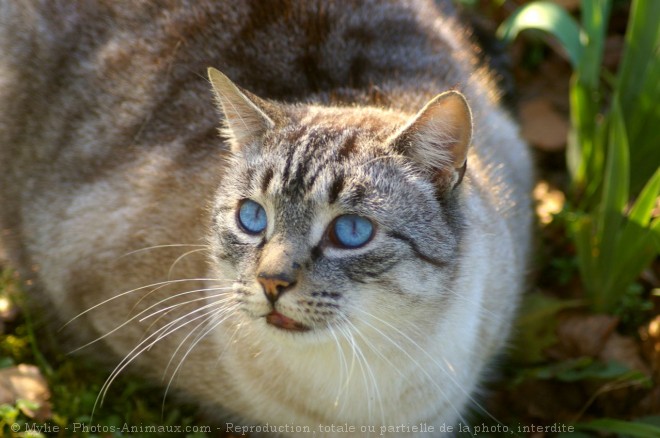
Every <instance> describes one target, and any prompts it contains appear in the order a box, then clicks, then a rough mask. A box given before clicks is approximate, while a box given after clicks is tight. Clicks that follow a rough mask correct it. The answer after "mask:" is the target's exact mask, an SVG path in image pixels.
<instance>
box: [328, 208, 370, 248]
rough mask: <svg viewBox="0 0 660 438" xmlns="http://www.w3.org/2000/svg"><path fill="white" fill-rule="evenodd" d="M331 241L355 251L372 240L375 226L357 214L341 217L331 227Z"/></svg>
mask: <svg viewBox="0 0 660 438" xmlns="http://www.w3.org/2000/svg"><path fill="white" fill-rule="evenodd" d="M329 231H330V233H329V236H330V240H331V241H332V243H334V244H335V245H337V246H340V247H343V248H348V249H354V248H359V247H361V246H362V245H364V244H366V243H367V242H369V241H370V240H371V238H372V237H373V235H374V226H373V224H372V223H371V221H370V220H369V219H366V218H363V217H362V216H358V215H356V214H345V215H343V216H339V217H338V218H337V219H335V221H334V222H333V223H332V224H331V225H330V230H329Z"/></svg>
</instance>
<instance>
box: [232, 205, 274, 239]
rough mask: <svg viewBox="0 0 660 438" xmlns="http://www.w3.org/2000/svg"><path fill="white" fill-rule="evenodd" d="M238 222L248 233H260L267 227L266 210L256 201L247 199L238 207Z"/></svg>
mask: <svg viewBox="0 0 660 438" xmlns="http://www.w3.org/2000/svg"><path fill="white" fill-rule="evenodd" d="M238 223H239V225H240V226H241V228H243V230H244V231H245V232H246V233H248V234H259V233H261V232H262V231H263V230H265V229H266V225H268V218H267V217H266V210H264V208H263V207H262V206H261V205H259V204H257V203H256V202H254V201H252V200H250V199H246V200H245V201H243V202H241V206H240V207H239V208H238Z"/></svg>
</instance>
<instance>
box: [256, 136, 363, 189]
mask: <svg viewBox="0 0 660 438" xmlns="http://www.w3.org/2000/svg"><path fill="white" fill-rule="evenodd" d="M360 137H361V136H360V132H359V131H358V129H356V128H344V129H337V128H333V129H328V128H324V127H318V126H300V127H296V128H291V129H289V130H287V131H285V132H282V133H281V135H279V136H278V138H276V139H274V140H275V141H274V142H273V144H272V145H271V147H269V148H268V152H267V154H268V157H267V158H268V159H266V160H264V162H263V164H264V166H263V169H261V172H259V173H260V174H259V176H258V179H259V180H258V184H259V190H260V192H261V193H263V194H264V195H266V194H269V195H277V194H279V195H284V196H286V197H287V198H293V199H298V200H301V199H303V198H308V197H310V196H318V195H319V194H320V193H328V192H332V190H333V186H336V185H337V183H336V181H337V178H339V175H341V174H343V173H344V170H345V169H346V167H347V166H351V165H352V164H353V165H355V163H351V162H352V161H353V160H352V159H355V158H357V157H358V156H363V155H365V154H366V152H367V151H365V150H364V149H365V147H364V146H365V145H362V147H361V145H360V144H359V143H360ZM335 190H336V187H335ZM330 194H331V193H330ZM335 196H336V195H335ZM326 200H328V199H326ZM329 200H330V201H332V199H329Z"/></svg>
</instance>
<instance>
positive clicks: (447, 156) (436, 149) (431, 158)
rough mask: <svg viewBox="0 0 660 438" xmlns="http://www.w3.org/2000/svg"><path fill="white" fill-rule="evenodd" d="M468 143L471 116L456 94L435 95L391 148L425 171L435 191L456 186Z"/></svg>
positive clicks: (462, 98) (461, 174) (465, 104)
mask: <svg viewBox="0 0 660 438" xmlns="http://www.w3.org/2000/svg"><path fill="white" fill-rule="evenodd" d="M471 141H472V113H471V111H470V107H469V106H468V103H467V101H466V100H465V97H464V96H463V95H462V94H461V93H459V92H458V91H447V92H445V93H442V94H439V95H438V96H436V97H435V98H433V99H432V100H431V101H430V102H429V103H427V104H426V106H425V107H424V108H422V110H421V111H420V112H419V113H417V114H416V115H415V116H414V117H412V118H411V119H410V121H409V122H408V124H406V125H405V126H404V127H403V129H402V130H401V131H400V132H399V133H398V134H397V135H396V136H395V138H394V140H393V141H392V143H391V144H392V146H393V147H394V149H395V150H396V151H397V152H400V153H403V154H405V155H407V156H409V157H410V158H412V159H413V160H414V161H416V162H417V163H418V164H419V165H420V166H421V167H422V168H423V169H425V170H426V171H428V172H429V173H430V175H431V177H432V179H433V180H434V182H435V183H436V185H437V187H438V189H439V191H441V192H442V191H444V190H446V189H451V188H453V187H456V186H457V185H458V184H460V182H461V180H462V179H463V174H464V173H465V169H466V166H467V151H468V147H469V145H470V142H471Z"/></svg>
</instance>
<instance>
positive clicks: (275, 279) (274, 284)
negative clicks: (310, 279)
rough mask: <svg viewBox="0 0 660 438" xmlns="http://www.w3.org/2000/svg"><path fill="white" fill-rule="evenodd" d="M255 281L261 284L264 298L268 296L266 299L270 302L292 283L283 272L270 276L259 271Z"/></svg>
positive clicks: (275, 299)
mask: <svg viewBox="0 0 660 438" xmlns="http://www.w3.org/2000/svg"><path fill="white" fill-rule="evenodd" d="M257 281H258V282H259V283H260V284H261V287H262V288H263V290H264V294H266V298H268V301H270V302H271V303H275V301H277V299H278V298H279V297H280V295H282V294H283V293H284V292H286V290H287V289H288V288H289V286H291V285H292V284H293V283H294V281H293V280H291V279H289V278H286V276H285V275H283V274H279V275H273V276H270V275H267V274H264V273H260V274H259V275H258V276H257Z"/></svg>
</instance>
